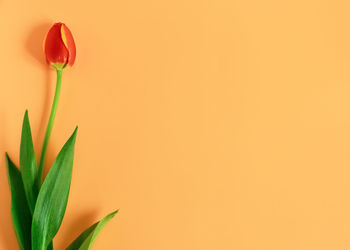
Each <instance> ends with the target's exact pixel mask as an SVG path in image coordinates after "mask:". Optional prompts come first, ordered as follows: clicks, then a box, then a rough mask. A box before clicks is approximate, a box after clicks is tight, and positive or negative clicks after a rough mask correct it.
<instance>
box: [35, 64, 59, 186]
mask: <svg viewBox="0 0 350 250" xmlns="http://www.w3.org/2000/svg"><path fill="white" fill-rule="evenodd" d="M56 72H57V83H56V90H55V96H54V98H53V103H52V107H51V113H50V117H49V122H48V123H47V127H46V133H45V138H44V142H43V147H42V149H41V155H40V162H39V176H38V180H39V185H40V186H41V184H42V182H43V174H44V164H45V157H46V150H47V145H48V143H49V139H50V135H51V131H52V127H53V122H54V120H55V116H56V110H57V104H58V99H59V97H60V91H61V81H62V70H61V69H57V70H56Z"/></svg>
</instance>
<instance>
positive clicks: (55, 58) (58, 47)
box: [44, 23, 76, 69]
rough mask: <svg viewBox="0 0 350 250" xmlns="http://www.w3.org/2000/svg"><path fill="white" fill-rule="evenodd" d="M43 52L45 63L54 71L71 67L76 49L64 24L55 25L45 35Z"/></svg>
mask: <svg viewBox="0 0 350 250" xmlns="http://www.w3.org/2000/svg"><path fill="white" fill-rule="evenodd" d="M44 51H45V55H46V60H47V62H48V63H49V64H50V65H51V66H52V67H54V68H55V69H64V68H65V67H66V66H67V65H69V66H72V65H73V64H74V61H75V55H76V49H75V43H74V39H73V36H72V33H71V32H70V30H69V29H68V27H67V26H66V25H65V24H64V23H55V24H54V25H53V26H52V27H51V29H50V30H49V32H48V33H47V35H46V39H45V41H44Z"/></svg>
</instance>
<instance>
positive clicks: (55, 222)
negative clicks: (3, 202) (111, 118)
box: [32, 128, 77, 250]
mask: <svg viewBox="0 0 350 250" xmlns="http://www.w3.org/2000/svg"><path fill="white" fill-rule="evenodd" d="M76 134H77V128H76V129H75V131H74V133H73V135H72V136H71V137H70V138H69V139H68V141H67V142H66V144H65V145H64V146H63V148H62V149H61V151H60V153H59V154H58V156H57V158H56V160H55V162H54V163H53V164H52V167H51V169H50V171H49V173H48V175H47V176H46V178H45V181H44V183H43V185H42V186H41V189H40V192H39V195H38V199H37V202H36V205H35V209H34V214H33V221H32V250H45V249H46V248H47V247H48V245H49V244H50V242H51V240H52V239H53V238H54V237H55V235H56V233H57V231H58V229H59V227H60V226H61V223H62V219H63V216H64V213H65V211H66V206H67V201H68V195H69V188H70V183H71V179H72V167H73V157H74V144H75V138H76Z"/></svg>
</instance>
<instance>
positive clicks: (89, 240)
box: [66, 210, 119, 250]
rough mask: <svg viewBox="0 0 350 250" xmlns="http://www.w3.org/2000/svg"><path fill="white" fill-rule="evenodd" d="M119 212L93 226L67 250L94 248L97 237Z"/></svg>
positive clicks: (109, 215)
mask: <svg viewBox="0 0 350 250" xmlns="http://www.w3.org/2000/svg"><path fill="white" fill-rule="evenodd" d="M118 211H119V210H116V211H114V212H113V213H110V214H108V215H107V216H105V217H104V218H103V219H102V220H100V221H99V222H97V223H95V224H93V225H92V226H91V227H89V228H88V229H86V230H85V231H84V232H83V233H81V234H80V235H79V237H78V238H76V240H75V241H73V242H72V243H71V244H70V245H69V247H67V249H66V250H88V249H90V248H91V247H92V245H93V244H94V242H95V239H96V237H97V236H98V234H99V233H100V232H101V230H102V229H103V228H104V226H105V225H106V224H107V223H108V222H109V221H110V220H111V219H112V218H113V217H114V215H115V214H116V213H118Z"/></svg>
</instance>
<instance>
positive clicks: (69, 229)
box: [57, 210, 97, 249]
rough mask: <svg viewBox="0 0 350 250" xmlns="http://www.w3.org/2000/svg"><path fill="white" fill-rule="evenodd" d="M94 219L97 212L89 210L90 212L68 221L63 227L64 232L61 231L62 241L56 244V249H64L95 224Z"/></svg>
mask: <svg viewBox="0 0 350 250" xmlns="http://www.w3.org/2000/svg"><path fill="white" fill-rule="evenodd" d="M96 217H97V210H91V211H90V212H85V213H83V214H79V215H78V217H77V218H76V219H73V220H70V221H69V225H67V226H66V227H64V231H62V236H63V237H62V238H63V239H64V241H61V242H60V244H57V245H58V246H57V249H66V248H67V247H68V246H69V244H71V243H72V242H73V241H74V240H75V239H76V238H77V237H78V236H79V235H80V234H81V233H82V232H84V231H85V229H87V228H89V227H90V226H91V225H93V224H94V223H95V222H97V221H96V220H97V219H96Z"/></svg>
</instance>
